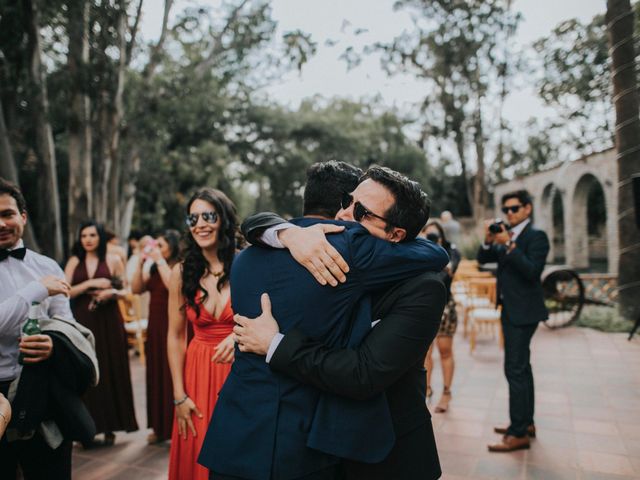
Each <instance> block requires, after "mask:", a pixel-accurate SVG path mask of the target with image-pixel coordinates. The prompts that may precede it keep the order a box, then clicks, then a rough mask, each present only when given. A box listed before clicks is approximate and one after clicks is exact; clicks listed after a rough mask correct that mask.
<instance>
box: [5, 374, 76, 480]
mask: <svg viewBox="0 0 640 480" xmlns="http://www.w3.org/2000/svg"><path fill="white" fill-rule="evenodd" d="M10 383H11V382H0V392H2V393H3V394H4V395H6V394H7V391H8V390H9V384H10ZM71 446H72V442H71V441H64V442H62V445H60V446H59V447H58V448H56V449H55V450H54V449H52V448H51V447H49V445H47V443H46V442H45V441H44V439H43V438H42V436H41V435H40V434H39V433H36V434H35V435H34V436H33V438H30V439H29V440H17V441H15V442H7V439H6V435H5V438H3V439H2V440H0V478H1V479H2V480H14V479H16V478H18V465H20V468H21V469H22V474H23V476H24V479H25V480H50V479H51V480H70V479H71Z"/></svg>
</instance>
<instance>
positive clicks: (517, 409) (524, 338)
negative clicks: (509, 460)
mask: <svg viewBox="0 0 640 480" xmlns="http://www.w3.org/2000/svg"><path fill="white" fill-rule="evenodd" d="M537 328H538V324H537V323H534V324H531V325H514V324H513V323H512V322H511V321H510V319H509V314H508V312H506V311H505V310H504V309H503V310H502V333H503V335H504V374H505V376H506V377H507V382H508V383H509V416H510V418H511V424H510V425H509V428H508V429H507V434H508V435H513V436H515V437H523V436H525V435H526V434H527V427H528V426H529V425H533V410H534V404H535V396H534V387H533V372H532V371H531V349H530V345H531V338H532V337H533V334H534V333H535V331H536V329H537Z"/></svg>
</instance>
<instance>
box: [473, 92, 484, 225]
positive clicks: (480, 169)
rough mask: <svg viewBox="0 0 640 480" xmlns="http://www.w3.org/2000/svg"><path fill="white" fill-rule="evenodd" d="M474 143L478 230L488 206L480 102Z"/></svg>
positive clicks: (477, 110)
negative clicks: (476, 163)
mask: <svg viewBox="0 0 640 480" xmlns="http://www.w3.org/2000/svg"><path fill="white" fill-rule="evenodd" d="M474 117H475V118H474V127H475V132H474V134H473V143H474V144H475V148H476V159H477V162H478V166H477V168H476V176H475V177H474V182H473V183H474V184H473V218H474V221H475V224H476V226H477V227H478V228H481V227H482V221H483V220H484V216H485V210H486V206H487V195H486V190H487V187H486V185H485V176H486V174H485V167H484V131H483V128H482V110H481V103H480V100H478V106H477V108H476V111H475V113H474Z"/></svg>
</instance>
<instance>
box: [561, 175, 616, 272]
mask: <svg viewBox="0 0 640 480" xmlns="http://www.w3.org/2000/svg"><path fill="white" fill-rule="evenodd" d="M606 208H607V205H606V199H605V194H604V188H603V186H602V184H601V183H600V181H599V180H598V179H597V178H596V177H595V175H593V174H591V173H586V174H584V175H582V176H581V177H580V178H579V180H578V181H577V182H576V184H575V188H574V190H573V196H572V198H571V212H572V214H571V216H570V218H568V222H569V225H568V227H569V228H570V229H571V237H572V241H571V243H572V245H571V247H572V250H573V264H574V266H576V267H578V268H589V267H591V268H593V269H596V270H599V271H607V267H608V265H607V263H608V262H607V243H608V242H607V211H606Z"/></svg>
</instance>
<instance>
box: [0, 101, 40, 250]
mask: <svg viewBox="0 0 640 480" xmlns="http://www.w3.org/2000/svg"><path fill="white" fill-rule="evenodd" d="M0 177H2V178H4V179H5V180H9V181H10V182H13V183H15V184H16V185H19V184H20V182H19V181H18V169H17V168H16V162H15V159H14V158H13V149H12V148H11V139H10V138H9V131H8V130H7V125H6V124H5V121H4V109H3V108H2V99H1V98H0ZM23 238H24V242H25V244H26V245H27V247H29V248H30V249H31V250H35V251H39V250H40V248H39V247H38V242H36V237H35V235H34V234H33V226H32V225H31V222H27V226H26V228H25V229H24V235H23Z"/></svg>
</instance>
